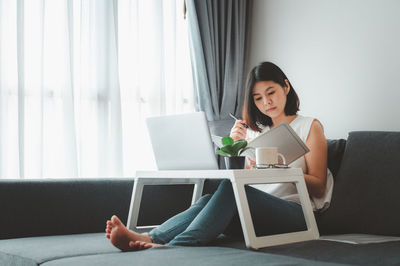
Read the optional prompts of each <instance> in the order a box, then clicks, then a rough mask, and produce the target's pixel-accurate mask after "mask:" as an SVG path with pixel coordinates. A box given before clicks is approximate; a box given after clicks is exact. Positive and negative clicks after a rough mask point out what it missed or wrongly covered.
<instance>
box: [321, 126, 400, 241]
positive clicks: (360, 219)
mask: <svg viewBox="0 0 400 266" xmlns="http://www.w3.org/2000/svg"><path fill="white" fill-rule="evenodd" d="M399 158H400V132H383V131H380V132H378V131H369V132H368V131H363V132H351V133H350V134H349V137H348V139H347V144H346V148H345V151H344V154H343V159H342V164H341V166H340V169H339V172H338V174H337V176H336V178H335V185H334V188H333V195H332V201H331V206H330V208H329V209H328V210H327V211H326V212H324V213H322V214H321V215H319V217H318V227H319V230H320V233H321V234H347V233H359V234H375V235H391V236H400V226H399V224H400V212H399V211H398V210H400V201H399V200H398V194H399V188H400V163H399V162H398V160H399Z"/></svg>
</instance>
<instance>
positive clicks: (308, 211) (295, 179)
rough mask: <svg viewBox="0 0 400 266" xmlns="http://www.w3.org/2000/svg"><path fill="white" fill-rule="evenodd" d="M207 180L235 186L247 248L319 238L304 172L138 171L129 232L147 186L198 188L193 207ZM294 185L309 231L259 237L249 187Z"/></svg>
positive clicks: (135, 225)
mask: <svg viewBox="0 0 400 266" xmlns="http://www.w3.org/2000/svg"><path fill="white" fill-rule="evenodd" d="M205 179H229V180H230V181H231V182H232V186H233V191H234V194H235V199H236V205H237V208H238V212H239V217H240V222H241V225H242V229H243V234H244V239H245V242H246V246H247V247H248V248H252V249H259V248H262V247H268V246H274V245H281V244H286V243H293V242H300V241H306V240H312V239H318V238H319V232H318V228H317V224H316V222H315V217H314V213H313V210H312V206H311V202H310V198H309V195H308V191H307V187H306V184H305V181H304V176H303V172H302V170H301V169H300V168H289V169H262V170H261V169H260V170H177V171H137V172H136V176H135V183H134V187H133V192H132V199H131V205H130V209H129V216H128V224H127V226H128V228H129V229H132V230H137V229H140V228H143V227H138V226H137V219H138V215H139V208H140V202H141V198H142V192H143V187H144V186H145V185H161V184H163V185H167V184H171V185H172V184H194V185H195V186H194V190H193V197H192V204H193V203H195V202H196V201H197V200H198V199H199V198H200V197H201V194H202V190H203V184H204V180H205ZM285 182H291V183H295V184H296V188H297V191H298V193H299V196H300V201H301V206H302V210H303V214H304V217H305V222H306V225H307V230H305V231H299V232H291V233H284V234H277V235H270V236H261V237H257V236H256V234H255V230H254V226H253V221H252V219H251V215H250V209H249V205H248V201H247V196H246V192H245V185H249V184H269V183H285ZM153 227H154V226H153Z"/></svg>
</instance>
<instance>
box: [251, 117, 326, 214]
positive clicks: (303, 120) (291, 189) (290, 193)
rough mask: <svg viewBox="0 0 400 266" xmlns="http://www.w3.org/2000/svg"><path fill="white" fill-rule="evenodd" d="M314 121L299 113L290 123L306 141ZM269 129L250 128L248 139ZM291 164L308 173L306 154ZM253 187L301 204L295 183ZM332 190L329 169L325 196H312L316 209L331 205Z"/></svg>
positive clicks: (312, 202)
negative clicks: (258, 130)
mask: <svg viewBox="0 0 400 266" xmlns="http://www.w3.org/2000/svg"><path fill="white" fill-rule="evenodd" d="M313 121H314V118H311V117H305V116H301V115H297V117H296V118H295V119H294V120H293V121H292V122H291V123H290V124H289V125H290V126H291V127H292V128H293V130H294V131H295V132H296V133H297V135H299V137H300V138H301V140H302V141H303V142H304V143H305V142H306V140H307V137H308V134H309V132H310V128H311V124H312V122H313ZM268 130H270V128H269V127H268V126H267V127H265V128H263V129H262V131H261V132H257V131H253V130H250V129H248V130H247V136H246V139H247V140H251V139H253V138H255V137H257V136H258V135H260V134H261V133H263V132H266V131H268ZM289 166H290V167H294V168H302V169H303V173H307V164H306V160H305V158H304V156H302V157H300V158H299V159H297V160H296V161H294V162H292V163H291V164H290V165H289ZM252 187H254V188H257V189H259V190H261V191H264V192H266V193H269V194H271V195H274V196H276V197H278V198H281V199H285V200H289V201H294V202H297V203H299V204H300V198H299V195H298V194H297V189H296V186H295V185H294V184H293V183H281V184H265V185H252ZM332 190H333V176H332V173H331V171H329V169H327V182H326V189H325V194H324V196H323V197H321V198H314V197H310V199H311V204H312V205H313V209H314V211H317V210H319V211H323V210H326V209H327V208H328V207H329V205H330V202H331V198H332Z"/></svg>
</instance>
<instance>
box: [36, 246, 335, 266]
mask: <svg viewBox="0 0 400 266" xmlns="http://www.w3.org/2000/svg"><path fill="white" fill-rule="evenodd" d="M42 265H43V266H67V265H68V266H69V265H74V266H102V265H104V266H108V265H118V266H124V265H147V266H159V265H174V266H175V265H182V266H184V265H188V266H195V265H216V266H217V265H221V266H222V265H224V266H225V265H240V266H242V265H252V266H255V265H262V266H264V265H335V264H331V263H324V262H321V261H312V260H305V259H301V258H295V257H290V256H281V255H275V254H264V253H261V252H254V251H250V250H238V249H232V248H225V247H182V246H180V247H178V246H174V247H160V248H152V249H148V250H143V251H139V252H124V253H119V254H103V255H94V256H80V257H70V258H65V259H60V260H53V261H49V262H47V263H44V264H42ZM336 265H337V264H336Z"/></svg>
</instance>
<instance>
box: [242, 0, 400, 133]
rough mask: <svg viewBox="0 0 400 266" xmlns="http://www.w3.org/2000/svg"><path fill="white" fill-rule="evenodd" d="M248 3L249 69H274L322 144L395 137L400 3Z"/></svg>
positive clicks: (364, 0) (309, 0)
mask: <svg viewBox="0 0 400 266" xmlns="http://www.w3.org/2000/svg"><path fill="white" fill-rule="evenodd" d="M253 2H254V10H253V19H252V32H251V35H252V36H251V45H250V49H251V50H250V58H249V65H248V69H250V68H252V67H253V66H255V65H256V64H258V63H259V62H261V61H267V60H268V61H272V62H274V63H276V64H277V65H279V66H280V67H281V68H282V70H283V71H284V72H285V73H286V75H287V76H288V78H289V80H290V81H291V83H292V85H293V87H294V88H295V89H296V91H297V93H298V94H299V97H300V102H301V104H300V109H301V111H300V113H301V114H303V115H309V116H314V117H317V118H318V119H320V121H321V122H322V123H323V125H324V127H325V135H326V137H327V138H347V134H348V132H350V131H353V130H391V131H400V119H399V118H400V110H399V107H400V82H399V76H400V1H396V0H383V1H380V0H335V1H333V0H332V1H328V0H302V1H295V0H254V1H253Z"/></svg>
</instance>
